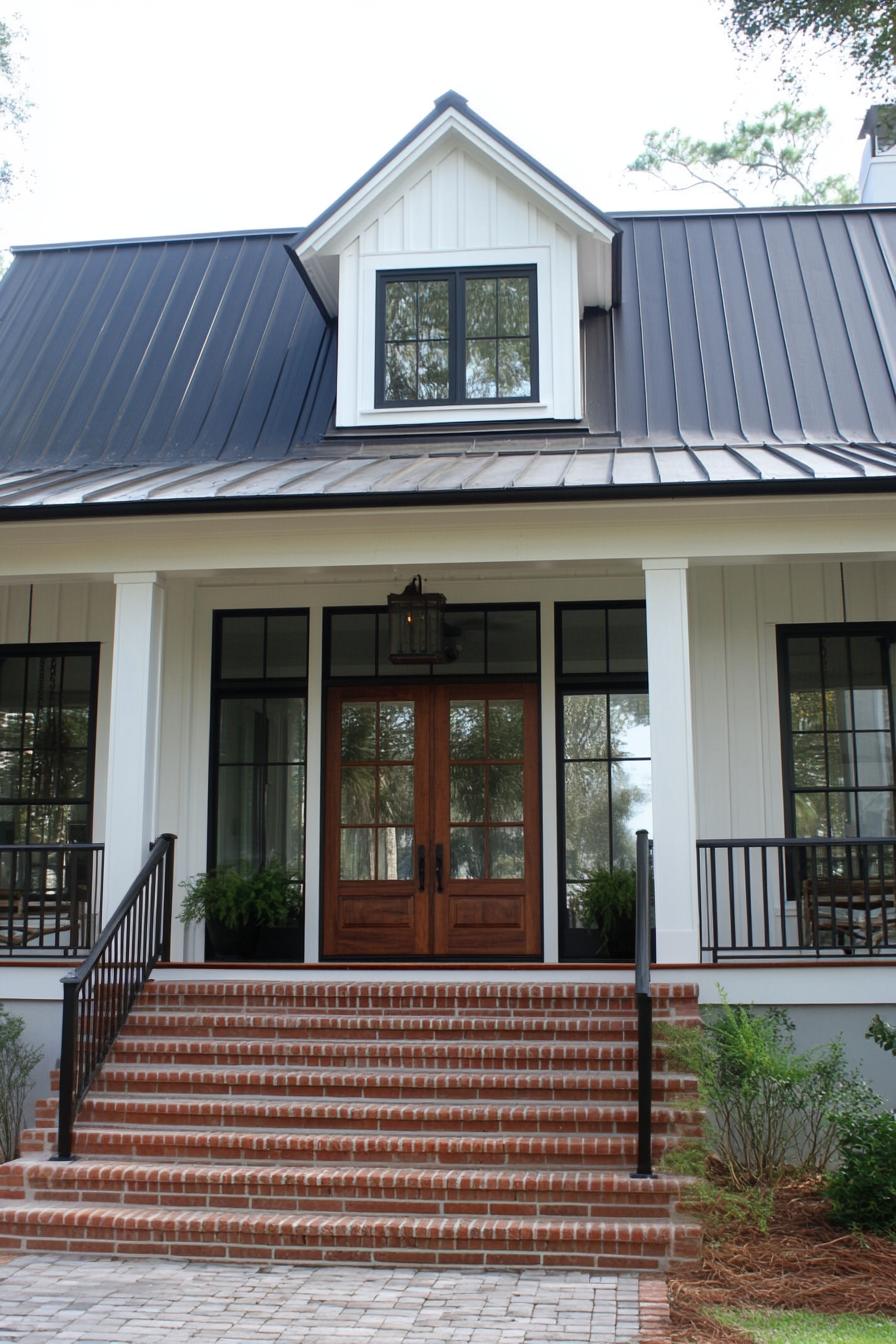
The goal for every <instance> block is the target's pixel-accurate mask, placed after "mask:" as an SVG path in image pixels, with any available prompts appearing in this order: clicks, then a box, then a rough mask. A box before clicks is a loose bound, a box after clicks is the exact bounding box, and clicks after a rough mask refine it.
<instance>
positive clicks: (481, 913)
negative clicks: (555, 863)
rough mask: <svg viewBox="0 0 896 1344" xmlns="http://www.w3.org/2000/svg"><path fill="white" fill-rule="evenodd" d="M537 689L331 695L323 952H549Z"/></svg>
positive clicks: (403, 689)
mask: <svg viewBox="0 0 896 1344" xmlns="http://www.w3.org/2000/svg"><path fill="white" fill-rule="evenodd" d="M538 738H539V733H538V698H537V687H536V686H534V685H532V684H515V685H514V684H501V685H495V684H493V683H483V684H481V685H472V686H471V685H464V686H441V685H435V686H434V685H432V684H430V685H425V686H408V685H401V684H398V685H394V684H389V685H385V684H384V685H377V686H375V687H373V686H370V685H367V686H363V687H334V688H331V690H330V692H329V697H328V705H327V736H326V743H327V746H326V770H325V776H326V781H325V849H324V955H325V956H330V957H354V956H360V957H373V958H384V957H385V958H401V957H428V956H429V957H461V958H467V957H486V958H488V957H513V956H537V955H538V954H539V953H540V951H541V852H540V835H539V820H540V818H539V788H538Z"/></svg>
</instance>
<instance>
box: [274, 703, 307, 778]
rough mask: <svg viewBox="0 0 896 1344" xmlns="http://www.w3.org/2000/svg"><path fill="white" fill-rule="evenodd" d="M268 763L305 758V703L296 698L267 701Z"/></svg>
mask: <svg viewBox="0 0 896 1344" xmlns="http://www.w3.org/2000/svg"><path fill="white" fill-rule="evenodd" d="M264 707H265V720H266V725H267V739H268V762H269V764H274V762H275V761H283V762H285V761H302V760H304V758H305V701H304V699H299V698H298V697H296V696H290V697H286V696H284V697H283V698H282V699H281V698H279V697H272V698H271V699H270V700H266V701H265V703H264Z"/></svg>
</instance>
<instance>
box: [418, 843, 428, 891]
mask: <svg viewBox="0 0 896 1344" xmlns="http://www.w3.org/2000/svg"><path fill="white" fill-rule="evenodd" d="M417 890H418V891H425V890H426V846H425V845H418V846H417Z"/></svg>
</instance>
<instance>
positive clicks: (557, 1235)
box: [0, 1200, 699, 1272]
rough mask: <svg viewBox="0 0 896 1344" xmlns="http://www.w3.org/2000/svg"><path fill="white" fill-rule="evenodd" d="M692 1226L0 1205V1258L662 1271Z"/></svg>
mask: <svg viewBox="0 0 896 1344" xmlns="http://www.w3.org/2000/svg"><path fill="white" fill-rule="evenodd" d="M698 1239H699V1234H698V1231H697V1229H696V1227H695V1226H694V1225H693V1224H690V1223H678V1222H673V1221H672V1220H668V1219H662V1220H658V1221H646V1220H645V1221H639V1222H631V1221H628V1220H624V1219H620V1220H613V1221H610V1220H595V1219H585V1218H569V1219H562V1218H558V1219H548V1218H468V1217H458V1218H445V1217H422V1218H420V1217H414V1216H411V1215H398V1216H394V1217H390V1216H388V1215H380V1214H346V1215H341V1216H337V1215H329V1214H290V1213H261V1212H257V1213H252V1212H250V1213H246V1212H244V1211H239V1212H220V1211H201V1210H184V1209H169V1208H159V1209H136V1208H133V1207H128V1208H127V1209H115V1208H111V1207H109V1206H102V1207H100V1206H95V1205H83V1204H82V1205H79V1206H77V1207H73V1206H71V1205H70V1204H49V1203H46V1204H44V1203H36V1204H30V1203H27V1202H25V1201H16V1200H10V1201H6V1202H2V1203H0V1251H3V1250H11V1249H16V1250H19V1249H21V1250H24V1251H25V1252H29V1251H51V1252H64V1251H80V1252H82V1253H91V1254H106V1255H170V1256H192V1257H195V1258H200V1259H216V1260H225V1259H226V1260H262V1261H264V1260H274V1259H276V1260H278V1261H284V1260H285V1261H294V1262H298V1263H303V1264H307V1263H319V1262H323V1263H328V1262H329V1263H332V1262H334V1261H341V1262H343V1263H344V1262H347V1261H350V1262H352V1263H355V1264H359V1263H360V1264H379V1265H394V1264H414V1265H434V1266H435V1265H465V1264H466V1265H480V1266H481V1265H486V1266H488V1265H495V1266H497V1265H503V1266H507V1265H533V1266H534V1265H540V1266H543V1267H552V1266H553V1267H555V1268H558V1269H560V1268H564V1269H569V1268H580V1267H581V1268H589V1269H598V1270H605V1271H607V1272H612V1271H622V1270H643V1271H650V1270H653V1271H656V1270H657V1269H661V1268H662V1267H664V1265H665V1264H667V1263H668V1262H669V1260H670V1259H673V1258H678V1259H682V1258H690V1257H691V1256H693V1254H694V1253H695V1250H696V1246H697V1244H698Z"/></svg>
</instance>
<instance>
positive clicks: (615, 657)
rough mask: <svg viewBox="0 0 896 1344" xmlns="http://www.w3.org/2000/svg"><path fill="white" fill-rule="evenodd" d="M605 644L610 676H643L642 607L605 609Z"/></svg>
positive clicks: (644, 636)
mask: <svg viewBox="0 0 896 1344" xmlns="http://www.w3.org/2000/svg"><path fill="white" fill-rule="evenodd" d="M607 640H608V643H609V646H610V671H611V672H613V673H628V674H630V673H633V672H641V673H646V672H647V612H646V609H645V608H644V607H610V608H608V610H607Z"/></svg>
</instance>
